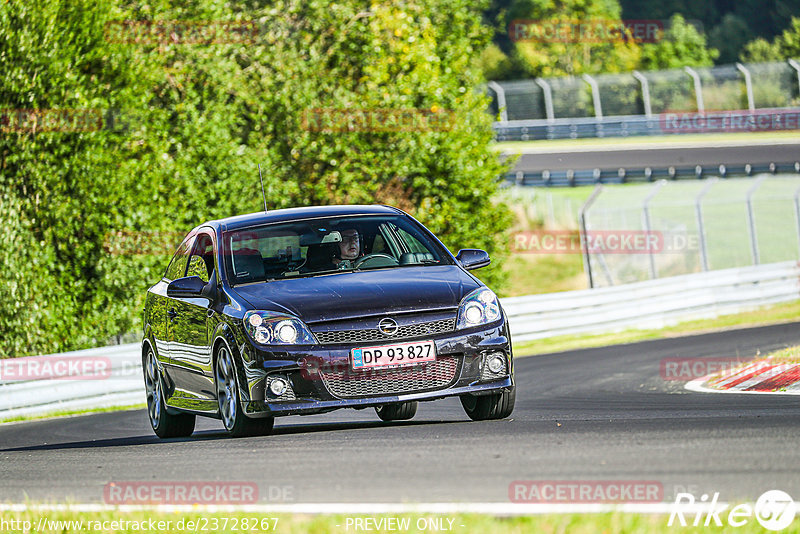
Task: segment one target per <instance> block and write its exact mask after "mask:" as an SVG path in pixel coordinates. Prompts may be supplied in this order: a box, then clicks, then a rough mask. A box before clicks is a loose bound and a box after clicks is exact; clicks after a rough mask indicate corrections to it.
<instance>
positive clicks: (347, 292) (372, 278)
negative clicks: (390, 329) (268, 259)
mask: <svg viewBox="0 0 800 534" xmlns="http://www.w3.org/2000/svg"><path fill="white" fill-rule="evenodd" d="M478 287H480V284H479V283H478V282H476V281H475V279H474V278H472V276H470V275H469V274H467V273H465V272H464V271H463V270H462V269H460V268H459V267H457V266H455V265H430V266H424V267H396V268H391V269H377V270H371V271H360V272H349V273H335V274H328V275H320V276H312V277H307V278H295V279H288V280H275V281H272V282H265V283H260V284H251V285H243V286H238V287H236V288H234V291H235V292H236V293H238V294H239V295H240V296H241V297H242V298H244V299H245V300H246V301H247V302H249V303H250V304H251V305H252V306H253V309H259V310H271V311H278V312H287V313H290V314H292V315H295V316H297V317H299V318H300V319H302V320H303V321H305V322H307V323H315V322H320V321H332V320H339V319H350V318H355V317H365V316H368V315H385V314H388V313H402V312H408V311H418V310H419V311H421V310H431V309H441V308H454V307H456V306H458V305H459V303H460V302H461V299H462V298H464V296H465V295H467V293H469V292H470V291H472V290H474V289H476V288H478Z"/></svg>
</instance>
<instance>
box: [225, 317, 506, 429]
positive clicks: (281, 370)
mask: <svg viewBox="0 0 800 534" xmlns="http://www.w3.org/2000/svg"><path fill="white" fill-rule="evenodd" d="M426 340H433V341H434V343H435V344H436V352H437V364H438V362H440V361H441V362H445V361H448V362H449V365H447V366H445V367H447V372H448V373H452V376H450V375H449V374H448V375H447V376H443V377H442V379H441V380H438V381H436V380H434V381H426V380H422V382H412V381H411V380H413V379H414V378H416V379H418V380H419V379H420V378H422V379H424V378H426V377H425V373H426V372H428V371H427V370H429V369H431V368H428V367H425V366H423V367H407V368H400V369H402V371H397V368H395V370H394V371H392V373H391V374H392V377H391V379H388V378H387V377H384V376H383V375H382V374H381V372H376V373H375V374H374V375H375V376H374V379H375V380H361V379H362V378H364V377H361V376H355V373H356V372H351V371H349V366H350V349H352V348H355V347H358V346H378V345H381V343H375V342H371V343H361V344H358V345H316V346H313V347H306V348H302V349H296V350H291V351H280V352H279V351H275V352H271V351H265V350H261V349H257V348H256V347H253V346H243V347H242V359H243V362H244V375H245V376H244V377H243V378H244V379H245V380H244V383H246V384H247V389H246V391H242V392H241V393H242V395H241V397H240V398H242V399H247V400H243V401H242V410H243V411H244V413H246V414H247V415H248V416H250V417H272V416H282V415H303V414H314V413H322V412H327V411H331V410H336V409H340V408H366V407H370V406H379V405H382V404H389V403H395V402H404V401H427V400H435V399H441V398H444V397H451V396H458V395H464V394H474V395H482V394H483V395H486V394H490V393H493V392H497V391H502V390H507V389H510V388H513V387H514V373H513V356H512V353H511V341H510V337H509V333H508V327H507V324H506V322H505V321H504V320H501V321H499V322H498V323H495V324H493V325H488V326H486V327H478V328H473V329H470V330H464V331H455V332H448V333H446V334H438V335H435V336H429V337H427V338H426ZM406 341H413V340H405V339H404V340H402V342H406ZM397 342H401V340H397V341H394V340H387V341H386V342H385V344H389V343H397ZM496 353H502V354H503V355H504V356H505V359H506V367H505V369H504V370H503V371H502V373H500V374H499V375H497V374H492V373H489V372H488V371H487V369H486V365H485V361H486V358H487V357H488V355H490V354H496ZM453 362H454V365H455V369H453V368H452V367H453ZM435 369H437V371H435V372H439V373H441V372H443V371H442V370H441V369H444V367H436V368H435ZM344 370H346V371H344ZM332 372H333V373H337V372H338V374H335V375H334V374H331V373H332ZM387 372H388V371H387ZM404 372H408V373H411V374H412V375H410V376H413V378H410V379H409V381H408V382H404V380H403V374H402V373H404ZM333 376H336V377H337V380H340V381H341V380H350V379H352V380H355V381H359V380H361V381H362V382H369V387H367V388H366V389H364V388H353V387H340V386H341V385H342V382H339V384H335V383H332V381H331V380H332V377H333ZM275 377H280V378H283V379H285V380H287V381H288V382H289V384H290V388H289V390H288V393H287V394H284V395H282V396H281V397H276V396H275V395H273V394H272V393H271V392H270V391H269V388H268V384H269V383H270V381H271V380H273V379H274V378H275ZM380 380H384V382H383V383H385V384H386V386H385V388H384V386H383V383H382V382H381V381H380ZM240 383H242V382H240ZM417 384H423V385H422V386H421V387H417ZM352 385H353V384H352V383H348V384H345V386H352ZM408 388H411V389H410V390H406V389H408ZM398 389H399V390H398ZM354 391H356V392H355V393H354ZM360 391H365V393H363V394H362V393H359V392H360Z"/></svg>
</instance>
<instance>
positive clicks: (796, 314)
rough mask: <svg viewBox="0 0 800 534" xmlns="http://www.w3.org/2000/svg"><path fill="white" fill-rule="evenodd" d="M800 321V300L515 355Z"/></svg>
mask: <svg viewBox="0 0 800 534" xmlns="http://www.w3.org/2000/svg"><path fill="white" fill-rule="evenodd" d="M798 319H800V300H796V301H792V302H786V303H782V304H777V305H774V306H768V307H763V308H758V309H756V310H753V311H748V312H743V313H737V314H732V315H723V316H722V317H717V318H715V319H701V320H696V321H686V322H681V323H678V324H676V325H674V326H668V327H666V328H661V329H654V330H633V329H631V330H625V331H622V332H615V333H608V334H583V335H573V336H557V337H550V338H546V339H537V340H534V341H523V342H515V343H514V355H515V356H517V357H520V356H533V355H536V354H546V353H550V352H561V351H565V350H574V349H584V348H591V347H603V346H607V345H618V344H622V343H634V342H636V341H645V340H648V339H659V338H669V337H678V336H687V335H692V334H704V333H708V332H715V331H719V330H726V329H730V328H746V327H751V326H765V325H770V324H778V323H787V322H792V321H797V320H798Z"/></svg>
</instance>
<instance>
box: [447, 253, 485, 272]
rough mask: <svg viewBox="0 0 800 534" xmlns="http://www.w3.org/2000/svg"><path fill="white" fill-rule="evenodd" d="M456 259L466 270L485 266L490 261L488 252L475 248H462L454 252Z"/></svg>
mask: <svg viewBox="0 0 800 534" xmlns="http://www.w3.org/2000/svg"><path fill="white" fill-rule="evenodd" d="M456 259H457V260H458V263H460V264H461V266H462V267H463V268H465V269H466V270H468V271H471V270H473V269H480V268H481V267H486V266H487V265H489V264H490V263H491V262H492V260H491V258H489V253H488V252H486V251H485V250H480V249H477V248H462V249H461V250H459V251H458V254H456Z"/></svg>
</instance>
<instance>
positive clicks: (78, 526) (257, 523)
mask: <svg viewBox="0 0 800 534" xmlns="http://www.w3.org/2000/svg"><path fill="white" fill-rule="evenodd" d="M356 519H362V520H365V519H369V520H370V523H369V525H370V528H368V529H364V528H361V529H358V528H355V525H356V523H355V521H356ZM382 519H386V520H389V519H391V520H394V521H393V522H392V523H388V522H383V523H381V520H382ZM668 519H669V516H667V515H651V514H635V513H622V512H613V513H602V514H558V515H536V516H521V517H507V518H498V517H493V516H489V515H477V514H454V515H435V514H397V515H385V514H376V515H371V516H361V515H357V516H347V515H305V514H304V515H299V514H294V515H289V514H266V515H265V514H262V513H244V512H233V513H204V512H197V513H195V512H189V513H180V514H177V513H168V512H159V511H154V510H153V511H151V510H139V511H134V512H119V511H104V512H74V511H57V512H55V511H41V510H26V511H24V512H5V513H3V515H2V521H5V522H6V524H4V525H2V527H3V528H4V530H3V531H4V532H33V531H36V532H39V533H49V532H59V533H64V534H70V533H73V532H74V533H78V532H114V533H127V532H166V533H171V532H175V533H181V534H182V533H185V532H204V531H205V532H242V531H251V532H278V533H283V534H295V533H305V532H314V533H315V534H325V533H342V532H356V531H366V530H368V531H370V532H397V531H401V532H438V531H440V530H448V531H450V532H455V533H459V532H462V533H465V534H466V533H469V534H472V533H478V532H479V533H484V532H485V533H492V534H506V533H508V534H521V533H527V532H542V533H565V532H569V533H570V534H584V533H585V534H594V533H596V532H614V533H628V532H632V533H633V532H636V533H645V532H647V533H650V532H674V531H675V529H676V528H679V530H680V531H681V532H687V533H694V532H709V531H711V532H725V531H726V528H725V527H727V525H725V527H702V526H700V527H691V526H688V527H675V526H672V527H669V526H667V523H668ZM689 520H690V521H691V520H692V517H689ZM10 521H17V522H19V523H17V524H19V525H21V528H19V529H16V530H15V529H5V527H6V526H9V523H8V522H10ZM40 521H41V523H40ZM25 522H27V523H25ZM114 522H116V523H114ZM701 524H702V521H701ZM362 525H363V523H362ZM388 525H393V526H394V528H389V527H388ZM399 525H404V526H405V525H407V528H399ZM723 525H724V523H723ZM25 526H28V527H30V528H28V529H27V530H25V529H24V527H25ZM153 526H154V528H152V527H153ZM142 527H144V528H142ZM442 527H445V528H442ZM447 527H450V528H447ZM799 527H800V522H798V521H795V522H794V523H793V524H792V525H790V526H789V528H787V529H785V530H783V531H782V532H786V533H791V532H798V528H799ZM729 528H730V527H728V529H729ZM736 532H740V533H747V534H749V533H750V532H763V529H762V528H761V527H760V526H759V524H758V523H757V522H756V521H755V519H753V518H750V520H749V521H748V522H747V523H746V524H745V525H743V526H742V527H738V528H737V529H736Z"/></svg>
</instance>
